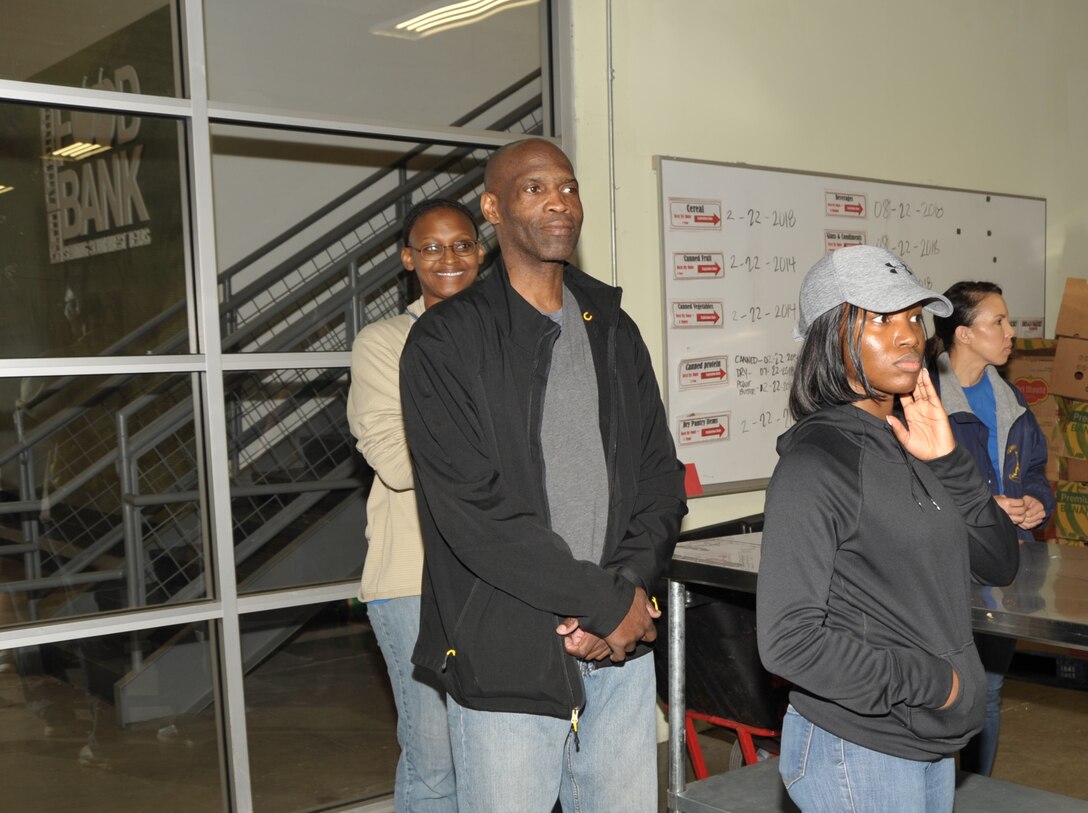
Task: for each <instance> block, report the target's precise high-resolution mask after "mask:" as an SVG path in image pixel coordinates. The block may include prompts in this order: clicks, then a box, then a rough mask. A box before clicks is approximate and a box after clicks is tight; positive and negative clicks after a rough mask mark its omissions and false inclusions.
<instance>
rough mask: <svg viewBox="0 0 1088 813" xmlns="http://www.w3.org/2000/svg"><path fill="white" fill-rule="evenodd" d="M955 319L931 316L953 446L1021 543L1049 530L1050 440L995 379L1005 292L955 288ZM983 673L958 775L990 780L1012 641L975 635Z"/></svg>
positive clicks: (977, 285)
mask: <svg viewBox="0 0 1088 813" xmlns="http://www.w3.org/2000/svg"><path fill="white" fill-rule="evenodd" d="M944 295H945V296H946V297H947V298H948V300H949V301H950V302H951V303H952V314H951V315H950V316H947V317H934V319H933V330H934V333H936V336H934V338H933V339H931V340H930V362H929V363H930V369H932V370H933V380H934V383H935V384H936V385H937V389H938V391H939V392H940V395H941V400H942V402H943V403H944V408H945V409H946V410H947V411H948V417H949V420H950V421H951V424H952V434H953V435H955V437H956V442H957V443H958V444H959V445H960V446H962V447H963V448H964V449H966V450H967V451H969V452H970V453H971V457H973V458H974V459H975V465H976V466H978V470H979V471H980V472H981V473H982V476H983V477H984V478H985V479H986V483H987V485H988V486H989V487H990V490H991V491H992V492H993V495H994V500H995V501H996V502H997V504H998V505H1000V506H1001V508H1002V510H1004V511H1005V513H1006V514H1008V515H1009V519H1011V520H1012V521H1013V523H1014V524H1015V525H1016V530H1017V535H1018V536H1019V537H1020V541H1021V542H1030V541H1032V540H1033V537H1032V534H1031V529H1032V528H1038V527H1040V526H1041V525H1044V524H1046V521H1047V518H1048V517H1049V516H1050V513H1051V511H1053V510H1054V492H1053V491H1052V490H1051V488H1050V484H1049V483H1048V482H1047V480H1046V462H1047V448H1046V438H1045V437H1044V436H1043V431H1042V429H1040V428H1039V422H1038V421H1036V420H1035V416H1034V415H1032V414H1031V412H1030V411H1029V410H1028V408H1027V405H1026V404H1025V402H1024V398H1023V396H1021V395H1020V392H1019V391H1018V390H1017V389H1016V388H1015V387H1014V386H1012V385H1011V384H1009V383H1008V382H1007V381H1005V380H1004V379H1002V378H1001V376H1000V375H998V372H997V369H996V368H997V367H1001V366H1003V365H1004V364H1005V363H1006V362H1007V361H1008V360H1009V355H1010V354H1011V353H1012V340H1013V337H1014V336H1015V335H1016V331H1015V330H1014V329H1013V327H1012V325H1010V324H1009V307H1008V305H1007V304H1005V298H1004V296H1002V292H1001V288H1000V287H998V286H997V285H995V284H994V283H992V282H957V283H956V284H955V285H953V286H952V287H951V288H949V289H948V290H947V291H945V292H944ZM975 646H976V647H977V648H978V651H979V655H980V657H981V658H982V665H983V667H985V669H986V722H985V724H984V725H983V727H982V731H981V732H980V733H979V734H978V735H977V736H976V737H974V738H973V739H972V740H971V741H970V742H969V743H968V744H967V745H966V746H965V747H964V749H963V751H961V752H960V768H961V769H962V770H965V771H971V772H972V773H978V774H982V775H983V776H989V775H990V773H991V772H992V771H993V766H994V757H995V756H996V755H997V740H998V734H999V733H1000V731H1001V688H1002V686H1003V685H1004V683H1005V674H1006V673H1007V672H1008V671H1009V666H1010V665H1011V663H1012V656H1013V651H1014V650H1015V649H1016V639H1015V638H1005V637H1002V636H997V635H986V634H977V635H975Z"/></svg>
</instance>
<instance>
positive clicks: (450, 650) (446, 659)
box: [442, 649, 457, 672]
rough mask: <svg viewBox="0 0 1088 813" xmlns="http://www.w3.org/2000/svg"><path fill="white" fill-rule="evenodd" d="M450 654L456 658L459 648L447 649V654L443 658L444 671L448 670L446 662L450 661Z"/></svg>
mask: <svg viewBox="0 0 1088 813" xmlns="http://www.w3.org/2000/svg"><path fill="white" fill-rule="evenodd" d="M450 655H453V657H455V658H456V657H457V650H456V649H447V650H446V655H445V657H444V658H442V671H443V672H445V671H446V664H447V663H449V660H450Z"/></svg>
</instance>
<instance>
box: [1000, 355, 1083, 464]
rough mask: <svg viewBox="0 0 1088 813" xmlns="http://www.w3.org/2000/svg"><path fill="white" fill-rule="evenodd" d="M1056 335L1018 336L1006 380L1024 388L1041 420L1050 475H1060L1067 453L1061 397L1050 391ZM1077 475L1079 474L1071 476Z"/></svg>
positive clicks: (1031, 405) (1006, 370)
mask: <svg viewBox="0 0 1088 813" xmlns="http://www.w3.org/2000/svg"><path fill="white" fill-rule="evenodd" d="M1057 346H1058V343H1057V342H1056V341H1055V340H1054V339H1017V340H1016V343H1015V349H1014V351H1013V355H1012V358H1010V359H1009V363H1008V364H1007V365H1005V369H1004V371H1003V374H1004V376H1005V380H1006V381H1008V382H1009V383H1010V384H1012V385H1013V386H1014V387H1016V388H1017V389H1018V390H1020V394H1021V395H1023V396H1024V400H1025V401H1026V402H1027V405H1028V409H1030V410H1031V413H1032V414H1033V415H1034V416H1035V420H1036V421H1038V422H1039V428H1040V429H1042V430H1043V436H1044V437H1045V438H1046V444H1047V451H1048V457H1047V467H1046V479H1048V480H1057V479H1059V476H1058V475H1059V471H1058V468H1059V465H1058V459H1059V458H1060V457H1061V456H1062V455H1064V454H1065V445H1064V443H1063V442H1062V433H1061V430H1060V428H1059V426H1058V399H1057V397H1056V396H1055V395H1054V394H1053V393H1052V392H1051V391H1050V380H1051V377H1052V376H1053V373H1054V351H1055V349H1056V348H1057ZM1068 479H1075V478H1068Z"/></svg>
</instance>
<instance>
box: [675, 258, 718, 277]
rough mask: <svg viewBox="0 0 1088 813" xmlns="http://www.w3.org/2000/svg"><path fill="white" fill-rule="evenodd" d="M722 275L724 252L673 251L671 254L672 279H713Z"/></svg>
mask: <svg viewBox="0 0 1088 813" xmlns="http://www.w3.org/2000/svg"><path fill="white" fill-rule="evenodd" d="M724 275H725V255H724V254H686V253H682V252H675V253H673V255H672V276H673V279H715V278H716V277H722V276H724Z"/></svg>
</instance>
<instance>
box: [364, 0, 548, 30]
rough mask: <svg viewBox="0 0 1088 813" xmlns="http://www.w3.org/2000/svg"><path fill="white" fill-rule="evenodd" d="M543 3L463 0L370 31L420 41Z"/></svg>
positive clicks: (375, 27)
mask: <svg viewBox="0 0 1088 813" xmlns="http://www.w3.org/2000/svg"><path fill="white" fill-rule="evenodd" d="M537 2H539V0H463V2H460V3H443V4H441V5H438V6H435V7H433V8H431V9H430V10H429V11H425V12H423V13H422V14H417V15H416V16H414V17H411V18H409V19H407V20H405V19H403V18H398V19H396V20H391V21H390V22H387V23H382V24H381V25H376V26H374V27H373V28H371V29H370V31H371V33H372V34H380V35H381V36H384V37H399V38H401V39H408V40H418V39H422V38H423V37H429V36H430V35H431V34H438V33H440V32H442V31H449V30H451V29H453V28H460V27H461V26H464V25H471V24H472V23H478V22H480V21H481V20H486V19H487V18H488V17H491V16H493V15H495V14H498V13H499V12H500V11H509V10H510V9H514V8H520V7H521V6H528V5H532V4H534V3H537Z"/></svg>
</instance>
